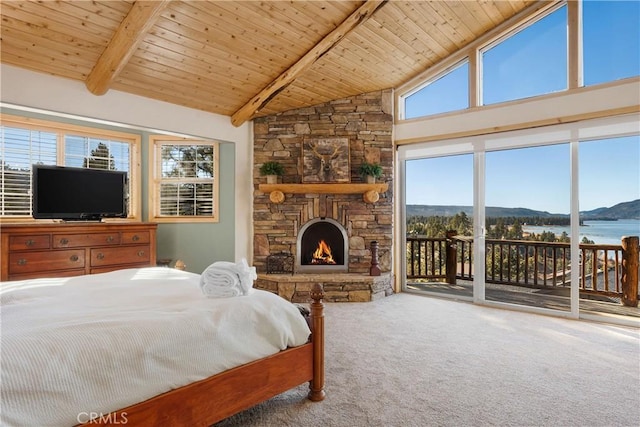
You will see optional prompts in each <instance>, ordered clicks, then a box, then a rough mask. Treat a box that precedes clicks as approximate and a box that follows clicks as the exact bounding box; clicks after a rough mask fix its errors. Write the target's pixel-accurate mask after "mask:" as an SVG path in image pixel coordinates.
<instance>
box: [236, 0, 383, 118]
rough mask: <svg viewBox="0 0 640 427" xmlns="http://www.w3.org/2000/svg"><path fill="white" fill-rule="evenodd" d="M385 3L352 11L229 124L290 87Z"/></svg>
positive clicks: (380, 0) (249, 115)
mask: <svg viewBox="0 0 640 427" xmlns="http://www.w3.org/2000/svg"><path fill="white" fill-rule="evenodd" d="M386 2H387V0H368V1H366V2H365V3H364V4H363V5H362V6H360V7H359V8H358V9H357V10H356V11H355V12H353V13H352V14H351V15H350V16H349V17H348V18H347V19H345V20H344V21H343V22H342V23H341V24H340V25H338V26H337V27H336V28H335V29H334V30H333V31H332V32H330V33H329V34H328V35H326V36H325V37H324V38H323V39H322V40H320V42H318V44H316V45H315V46H314V47H313V48H312V49H311V50H309V51H308V52H307V53H306V54H305V55H304V56H303V57H302V58H300V59H299V60H298V61H297V62H296V63H295V64H293V65H292V66H291V67H289V69H287V70H286V71H285V72H283V73H282V74H280V75H279V76H278V77H277V78H276V79H275V80H274V81H272V82H271V83H269V84H268V85H267V86H266V87H265V88H264V89H262V90H261V91H260V93H258V94H257V95H256V96H254V97H253V98H252V99H251V101H249V102H248V103H246V104H245V105H244V106H243V107H242V108H240V109H239V110H238V111H236V112H235V113H233V115H232V116H231V123H232V124H233V125H234V126H240V125H242V124H243V123H244V122H246V121H247V120H250V119H251V118H252V117H253V115H254V114H255V113H256V112H258V111H259V110H260V109H261V108H262V107H264V106H265V105H267V104H268V103H269V101H271V100H272V99H273V98H274V97H275V96H276V95H277V94H278V93H280V92H281V91H282V90H284V89H285V88H286V87H287V86H288V85H289V84H291V83H292V82H293V81H294V80H295V79H296V78H297V77H298V76H300V74H302V73H303V72H304V71H305V70H307V69H308V68H309V67H311V66H312V65H313V64H314V63H315V62H316V61H317V60H318V59H320V58H321V57H322V56H323V55H325V54H326V53H327V52H329V51H330V50H331V49H332V48H333V47H334V46H335V45H336V44H337V43H338V42H340V40H342V39H343V38H344V37H345V36H346V35H347V34H349V33H350V32H351V31H353V30H354V29H355V28H357V27H358V26H359V25H362V24H363V23H364V22H365V21H366V20H367V19H369V18H370V17H371V16H372V15H373V14H374V13H375V12H376V11H377V10H378V9H379V8H380V7H381V6H382V5H384V4H385V3H386Z"/></svg>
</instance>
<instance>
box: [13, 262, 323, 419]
mask: <svg viewBox="0 0 640 427" xmlns="http://www.w3.org/2000/svg"><path fill="white" fill-rule="evenodd" d="M199 277H200V276H199V275H197V274H193V273H188V272H184V271H179V270H175V269H169V268H161V267H152V268H140V269H126V270H118V271H113V272H109V273H102V274H95V275H88V276H78V277H71V278H51V279H33V280H24V281H15V282H2V283H0V286H1V288H0V289H1V294H0V303H1V311H0V313H1V320H2V323H1V327H2V335H1V341H0V343H1V347H0V349H1V351H2V353H1V355H2V359H1V368H2V369H1V371H2V373H1V376H2V377H1V380H2V381H1V383H0V384H1V396H0V397H1V398H2V407H1V412H0V424H2V425H6V426H11V425H75V424H83V423H86V424H88V425H118V424H125V423H126V424H129V425H136V426H138V425H143V426H144V425H176V426H177V425H185V426H187V425H188V426H197V425H200V426H208V425H211V424H213V423H215V422H217V421H220V420H222V419H224V418H227V417H229V416H231V415H233V414H235V413H237V412H240V411H242V410H245V409H247V408H249V407H251V406H253V405H255V404H257V403H259V402H261V401H264V400H266V399H269V398H271V397H273V396H275V395H277V394H280V393H282V392H284V391H286V390H289V389H291V388H293V387H296V386H298V385H300V384H304V383H305V382H309V384H310V385H309V387H310V391H309V399H310V400H312V401H319V400H323V399H324V395H325V394H324V360H323V357H324V317H323V316H324V313H323V303H322V298H323V291H322V287H321V286H320V285H315V286H314V288H313V289H312V291H311V297H312V300H313V301H312V302H311V304H310V311H311V314H310V317H309V318H307V319H305V318H304V317H303V316H302V315H301V313H300V310H299V308H298V307H296V306H294V305H293V304H291V303H289V302H287V301H285V300H284V299H282V298H281V297H279V296H277V295H274V294H271V293H269V292H265V291H260V290H255V289H254V290H252V292H251V293H250V294H249V295H247V296H240V297H233V298H206V297H204V296H203V295H202V292H201V290H200V288H199ZM311 331H312V333H311Z"/></svg>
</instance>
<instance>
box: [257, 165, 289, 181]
mask: <svg viewBox="0 0 640 427" xmlns="http://www.w3.org/2000/svg"><path fill="white" fill-rule="evenodd" d="M260 175H262V176H266V177H267V184H276V183H277V182H278V177H279V176H282V175H284V167H283V166H282V165H281V164H280V163H278V162H265V163H263V164H262V166H260Z"/></svg>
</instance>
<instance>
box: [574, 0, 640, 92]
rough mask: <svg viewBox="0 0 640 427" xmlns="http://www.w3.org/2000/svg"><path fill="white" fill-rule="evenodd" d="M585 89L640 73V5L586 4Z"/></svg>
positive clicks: (597, 2) (618, 2)
mask: <svg viewBox="0 0 640 427" xmlns="http://www.w3.org/2000/svg"><path fill="white" fill-rule="evenodd" d="M582 15H583V28H584V29H583V52H584V84H585V86H589V85H593V84H598V83H605V82H609V81H613V80H618V79H624V78H627V77H633V76H637V75H639V74H640V26H639V25H638V18H639V17H640V2H637V1H607V2H604V1H585V2H583V3H582Z"/></svg>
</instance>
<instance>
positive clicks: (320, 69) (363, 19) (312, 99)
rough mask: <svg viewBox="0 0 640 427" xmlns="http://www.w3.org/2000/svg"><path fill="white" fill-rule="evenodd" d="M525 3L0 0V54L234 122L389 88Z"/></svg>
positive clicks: (97, 89) (92, 87) (99, 89)
mask: <svg viewBox="0 0 640 427" xmlns="http://www.w3.org/2000/svg"><path fill="white" fill-rule="evenodd" d="M533 3H536V1H535V0H513V1H500V0H496V1H488V0H478V1H469V0H451V1H395V0H390V1H381V0H369V1H302V0H294V1H268V0H263V1H180V0H163V1H142V0H139V1H127V0H104V1H84V0H74V1H11V0H9V1H7V0H3V1H2V2H1V3H0V13H1V15H2V39H1V43H0V49H1V61H2V62H3V63H7V64H11V65H15V66H18V67H22V68H27V69H30V70H35V71H39V72H44V73H49V74H53V75H56V76H61V77H66V78H70V79H75V80H79V81H83V82H85V84H86V86H87V90H89V91H91V92H92V93H94V94H96V95H100V94H103V93H105V92H106V91H108V90H109V89H116V90H120V91H124V92H129V93H132V94H136V95H141V96H145V97H148V98H153V99H158V100H162V101H167V102H171V103H174V104H179V105H183V106H187V107H192V108H196V109H201V110H205V111H209V112H213V113H218V114H223V115H228V116H230V117H231V121H232V123H234V124H235V125H240V124H241V123H243V122H245V121H246V120H249V119H251V118H253V117H257V116H262V115H268V114H273V113H277V112H282V111H287V110H291V109H294V108H300V107H305V106H311V105H315V104H319V103H323V102H326V101H329V100H333V99H340V98H345V97H349V96H353V95H357V94H360V93H366V92H371V91H375V90H380V89H388V88H395V87H398V86H399V85H401V84H403V83H405V82H407V81H408V80H410V79H412V78H413V77H415V76H416V75H418V74H420V73H421V72H424V71H425V70H427V69H428V68H429V67H431V66H432V65H434V64H436V63H438V62H439V61H441V60H442V59H444V58H446V57H447V56H449V55H450V54H452V53H454V52H456V51H458V50H459V49H461V48H463V47H464V46H466V45H467V44H469V43H470V42H471V41H473V40H475V39H476V38H478V37H479V36H481V35H483V34H485V33H486V32H487V31H489V30H491V29H493V28H494V27H496V26H498V25H500V24H501V23H503V22H504V21H506V20H507V19H509V18H510V17H512V16H513V15H515V14H517V13H519V12H520V11H522V10H523V9H525V8H527V6H529V5H531V4H533Z"/></svg>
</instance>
